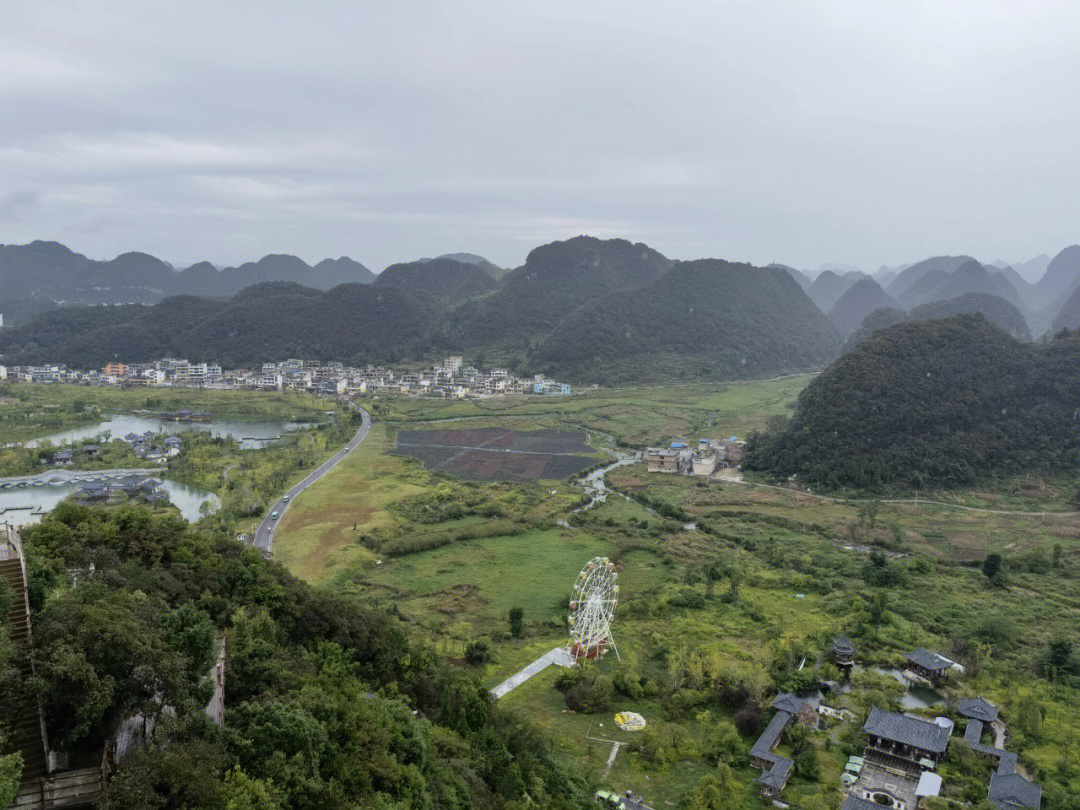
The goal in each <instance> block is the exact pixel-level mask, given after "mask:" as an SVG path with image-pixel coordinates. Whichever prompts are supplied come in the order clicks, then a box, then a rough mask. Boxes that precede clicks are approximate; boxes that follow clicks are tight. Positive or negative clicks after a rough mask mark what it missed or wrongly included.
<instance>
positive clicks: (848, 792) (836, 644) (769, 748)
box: [750, 635, 1042, 810]
mask: <svg viewBox="0 0 1080 810" xmlns="http://www.w3.org/2000/svg"><path fill="white" fill-rule="evenodd" d="M832 657H833V661H834V662H835V663H836V664H837V666H840V667H843V668H845V669H847V668H850V667H852V666H854V665H855V645H854V643H853V642H852V640H851V639H850V638H848V637H847V636H845V635H841V636H838V637H837V638H836V639H835V640H834V641H833V644H832ZM904 657H905V659H906V661H907V663H906V665H905V668H904V672H903V675H904V677H905V678H907V679H909V680H911V681H913V682H916V683H925V684H927V685H931V686H940V685H942V684H944V683H947V682H950V681H952V680H953V679H956V678H959V677H962V676H963V675H964V668H963V666H961V665H960V664H958V663H957V662H955V661H953V660H952V659H950V658H947V657H946V656H944V655H942V654H940V653H937V652H933V651H930V650H926V649H923V648H921V647H920V648H918V649H916V650H912V651H911V652H909V653H907V654H906V655H905V656H904ZM820 686H821V688H822V689H829V690H830V691H831V690H832V689H834V688H836V687H838V686H839V684H836V683H834V682H832V681H829V682H822V683H821V684H820ZM771 708H773V709H775V710H776V712H775V714H774V715H773V716H772V719H771V720H770V721H769V723H768V725H767V726H766V727H765V730H764V731H763V732H762V733H761V735H760V736H759V737H758V739H757V741H756V742H755V743H754V745H753V747H752V748H751V749H750V760H751V764H752V765H753V767H755V768H760V769H761V776H760V777H759V778H758V780H757V781H758V784H759V785H760V790H761V796H762V797H763V798H766V799H771V800H773V801H774V802H777V801H778V797H779V796H780V795H781V794H782V793H783V791H784V788H785V787H787V783H788V780H789V778H790V777H791V775H792V773H793V771H794V761H793V760H792V759H791V758H790V757H788V756H784V755H783V754H781V753H779V752H778V750H777V749H778V748H779V747H780V746H781V745H782V743H783V742H784V740H785V736H786V733H787V730H788V728H789V727H790V726H791V725H792V724H793V723H798V724H802V725H803V726H805V727H808V728H821V727H822V725H823V724H824V723H826V722H827V719H835V720H850V719H851V718H852V714H851V712H849V711H848V710H846V709H837V708H834V707H830V706H828V705H826V704H825V703H819V704H818V705H817V706H816V707H815V706H813V705H812V704H811V703H808V702H805V701H803V700H802V699H801V698H799V697H797V696H795V695H792V694H787V693H781V694H779V695H777V696H776V698H775V699H774V700H773V702H772V704H771ZM950 709H951V711H949V714H951V715H952V718H956V719H952V718H950V717H949V716H946V714H945V711H946V710H945V707H943V711H942V713H941V714H939V715H938V716H936V717H930V718H926V717H917V716H915V715H913V714H903V713H899V712H891V711H886V710H884V709H881V708H879V707H877V706H874V707H872V708H871V710H870V714H869V716H868V717H867V718H866V721H865V723H864V724H863V731H864V732H865V734H866V746H865V748H864V749H863V752H862V756H854V755H853V756H851V757H849V758H848V761H847V764H846V765H845V766H844V772H843V773H842V774H841V777H840V779H841V783H842V786H843V791H844V801H843V804H842V806H841V810H881V808H882V807H886V808H892V810H919V808H924V807H926V806H927V801H928V800H929V799H932V798H934V797H936V796H939V795H940V794H941V789H942V777H941V775H940V774H938V773H937V769H938V765H939V764H940V762H941V760H942V759H943V758H944V756H945V753H946V751H947V750H948V746H949V743H950V741H952V740H953V739H956V738H958V737H959V735H956V734H955V732H956V731H957V729H956V726H957V725H958V724H959V723H962V724H963V728H964V732H963V735H962V736H963V740H964V741H965V742H966V743H967V744H968V745H969V746H970V747H971V749H972V750H973V751H975V752H976V753H978V754H980V755H981V756H983V757H985V758H986V759H987V760H988V761H989V762H990V764H991V766H992V768H991V771H990V779H989V782H988V783H987V786H986V790H987V798H988V799H989V801H990V802H991V803H992V804H994V805H995V806H997V807H998V808H1000V809H1001V810H1020V808H1039V807H1041V804H1042V788H1041V787H1040V786H1039V785H1038V784H1036V783H1034V782H1032V781H1031V780H1030V779H1028V778H1027V777H1026V776H1025V775H1024V774H1023V773H1021V769H1019V768H1018V767H1017V755H1016V753H1015V752H1010V751H1007V750H1005V748H1004V744H1005V740H1007V738H1008V729H1007V727H1006V726H1005V724H1004V722H1003V721H1002V720H1001V718H1000V717H999V714H998V707H997V706H995V705H993V704H992V703H990V702H989V701H987V700H986V699H985V698H982V697H963V698H959V699H956V700H954V701H953V702H952V703H951V706H950ZM984 737H985V738H986V739H988V740H990V742H985V741H984ZM777 806H780V805H779V804H777Z"/></svg>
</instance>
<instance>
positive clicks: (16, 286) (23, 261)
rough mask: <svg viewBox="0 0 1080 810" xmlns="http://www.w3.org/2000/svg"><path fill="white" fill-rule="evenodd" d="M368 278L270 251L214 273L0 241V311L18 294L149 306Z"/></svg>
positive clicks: (340, 263) (348, 264)
mask: <svg viewBox="0 0 1080 810" xmlns="http://www.w3.org/2000/svg"><path fill="white" fill-rule="evenodd" d="M374 279H375V276H374V274H373V273H372V272H371V271H370V270H368V269H367V268H366V267H364V265H362V264H360V263H359V262H356V261H353V260H352V259H349V258H346V257H342V258H340V259H326V260H324V261H321V262H319V263H318V264H316V265H315V266H314V267H310V266H308V265H307V264H306V263H305V262H304V261H302V260H301V259H298V258H297V257H296V256H289V255H285V254H271V255H269V256H264V257H263V258H261V259H259V260H258V261H257V262H247V263H245V264H242V265H240V266H239V267H226V268H223V269H221V270H218V269H217V268H216V267H214V265H212V264H210V263H209V262H198V263H196V264H193V265H192V266H191V267H190V268H188V269H186V270H178V269H176V268H174V267H173V266H172V265H170V264H168V263H166V262H163V261H162V260H161V259H158V258H156V257H154V256H150V255H149V254H146V253H137V252H132V253H123V254H121V255H119V256H117V257H116V258H115V259H110V260H107V261H98V260H94V259H89V258H87V257H86V256H83V255H82V254H80V253H75V252H74V251H72V250H70V249H68V248H67V247H65V246H64V245H61V244H59V243H57V242H40V241H39V242H30V243H29V244H25V245H0V312H2V311H3V309H4V307H5V305H7V304H8V303H9V302H15V301H18V300H20V299H35V300H44V301H57V302H64V303H69V304H72V303H75V304H80V303H81V304H127V303H149V304H152V303H156V302H157V301H160V300H161V299H162V298H165V297H167V296H169V295H201V296H216V297H227V296H230V295H235V294H236V293H237V292H239V291H240V290H242V289H243V288H244V287H250V286H251V285H252V284H258V283H260V282H263V281H293V282H296V283H298V284H304V285H306V286H309V287H317V288H319V289H324V290H326V289H330V288H331V287H335V286H337V285H338V284H344V283H362V284H367V283H370V282H371V281H374ZM9 308H10V307H9Z"/></svg>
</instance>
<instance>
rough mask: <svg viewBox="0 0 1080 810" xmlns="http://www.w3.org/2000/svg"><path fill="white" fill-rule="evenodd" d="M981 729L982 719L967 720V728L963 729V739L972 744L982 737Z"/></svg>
mask: <svg viewBox="0 0 1080 810" xmlns="http://www.w3.org/2000/svg"><path fill="white" fill-rule="evenodd" d="M982 730H983V721H982V720H968V724H967V728H966V729H964V739H965V740H967V741H968V742H969V743H971V744H972V746H974V745H975V744H976V743H978V742H979V740H980V739H982Z"/></svg>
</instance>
